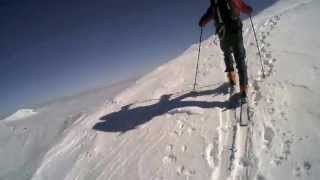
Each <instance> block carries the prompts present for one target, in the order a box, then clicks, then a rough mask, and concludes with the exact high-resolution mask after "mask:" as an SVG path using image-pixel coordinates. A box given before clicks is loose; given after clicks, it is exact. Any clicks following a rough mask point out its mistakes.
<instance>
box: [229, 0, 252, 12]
mask: <svg viewBox="0 0 320 180" xmlns="http://www.w3.org/2000/svg"><path fill="white" fill-rule="evenodd" d="M232 2H233V3H234V5H235V6H236V7H237V9H239V10H240V11H241V12H243V13H246V14H251V13H252V7H251V6H249V5H247V4H246V3H245V2H243V1H242V0H233V1H232Z"/></svg>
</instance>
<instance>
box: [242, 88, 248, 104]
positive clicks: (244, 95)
mask: <svg viewBox="0 0 320 180" xmlns="http://www.w3.org/2000/svg"><path fill="white" fill-rule="evenodd" d="M247 95H248V85H240V98H241V101H242V102H243V103H246V101H247Z"/></svg>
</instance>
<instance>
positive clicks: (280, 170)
mask: <svg viewBox="0 0 320 180" xmlns="http://www.w3.org/2000/svg"><path fill="white" fill-rule="evenodd" d="M319 8H320V1H315V0H313V1H312V0H280V1H277V3H275V4H273V5H272V6H270V7H269V8H268V9H265V10H264V11H262V12H261V13H259V14H258V15H257V16H255V17H254V18H253V20H254V23H255V29H256V30H257V36H258V42H259V45H260V48H261V53H262V58H263V59H262V60H263V65H264V68H265V70H266V77H265V78H262V72H261V65H260V62H259V55H258V53H257V48H256V43H255V42H256V41H255V39H254V35H253V31H252V29H251V24H250V20H249V19H246V20H245V21H244V42H245V46H246V50H247V63H248V67H249V68H248V70H249V81H250V92H249V106H250V112H249V116H250V117H251V121H250V122H249V125H248V126H247V127H241V126H239V122H238V120H239V107H230V101H229V99H230V93H229V92H230V87H229V85H228V84H227V83H225V82H226V78H225V74H224V72H223V71H224V64H223V57H222V52H221V50H220V48H219V41H218V40H217V38H216V37H215V36H214V35H213V36H212V37H210V38H209V39H207V40H206V41H204V42H203V44H202V49H201V59H200V66H199V74H198V75H199V76H198V82H197V86H196V87H197V88H196V92H192V91H191V90H192V88H193V81H194V74H195V63H196V58H197V53H198V44H195V45H193V46H192V47H190V48H189V49H188V50H187V51H185V52H184V53H183V54H181V55H180V56H179V57H177V58H176V59H174V60H172V61H170V62H169V63H167V64H164V65H162V66H160V67H158V68H157V69H156V70H154V71H153V72H151V73H150V74H147V75H146V76H144V77H142V78H140V79H138V80H137V81H135V82H134V83H125V84H124V85H120V86H119V85H118V86H117V87H114V88H112V90H110V89H99V90H95V91H92V92H88V93H85V94H81V95H79V96H75V97H70V98H68V99H65V100H60V101H57V102H54V103H52V104H50V105H47V106H44V107H42V108H39V109H36V112H37V114H33V115H32V116H29V117H24V120H23V121H22V120H19V121H0V144H1V146H0V155H1V163H0V179H9V180H13V179H33V180H44V179H48V180H50V179H65V180H71V179H72V180H73V179H78V180H81V179H83V180H87V179H98V180H100V179H101V180H107V179H108V180H123V179H132V180H138V179H140V180H180V179H181V180H185V179H187V180H192V179H194V180H205V179H208V180H226V179H229V180H241V179H247V180H249V179H250V180H251V179H252V180H269V179H270V180H278V179H279V180H280V179H292V180H294V179H305V180H317V179H319V178H318V177H319V176H320V156H319V149H320V133H319V129H320V121H319V120H320V111H319V108H318V107H320V93H319V91H318V90H319V89H320V83H319V80H320V55H318V54H317V52H320V38H319V37H318V36H317V32H318V28H320V21H319V20H318V17H319ZM124 89H125V90H124Z"/></svg>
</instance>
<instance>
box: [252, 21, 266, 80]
mask: <svg viewBox="0 0 320 180" xmlns="http://www.w3.org/2000/svg"><path fill="white" fill-rule="evenodd" d="M249 17H250V21H251V26H252V30H253V34H254V38H255V39H256V45H257V48H258V52H259V57H260V63H261V68H262V77H263V78H265V77H266V75H265V73H264V67H263V62H262V56H261V51H260V47H259V42H258V39H257V34H256V30H255V28H254V25H253V21H252V18H251V15H249Z"/></svg>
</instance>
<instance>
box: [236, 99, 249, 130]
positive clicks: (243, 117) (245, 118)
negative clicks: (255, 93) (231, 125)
mask: <svg viewBox="0 0 320 180" xmlns="http://www.w3.org/2000/svg"><path fill="white" fill-rule="evenodd" d="M239 101H240V122H239V124H240V126H241V127H245V126H248V125H249V122H250V121H251V120H250V107H249V101H248V98H240V100H239Z"/></svg>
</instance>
